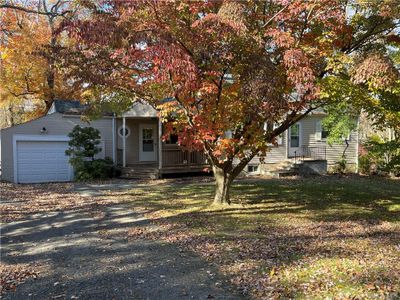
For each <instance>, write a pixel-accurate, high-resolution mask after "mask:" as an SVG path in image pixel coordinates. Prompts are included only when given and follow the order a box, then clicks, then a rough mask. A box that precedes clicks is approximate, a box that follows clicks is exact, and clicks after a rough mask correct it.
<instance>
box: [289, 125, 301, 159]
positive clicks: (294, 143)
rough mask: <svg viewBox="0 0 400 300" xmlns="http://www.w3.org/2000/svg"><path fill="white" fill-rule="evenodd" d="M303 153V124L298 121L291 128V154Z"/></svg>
mask: <svg viewBox="0 0 400 300" xmlns="http://www.w3.org/2000/svg"><path fill="white" fill-rule="evenodd" d="M301 155H302V154H301V126H300V123H296V124H294V125H292V126H291V127H290V128H289V156H290V157H294V156H301Z"/></svg>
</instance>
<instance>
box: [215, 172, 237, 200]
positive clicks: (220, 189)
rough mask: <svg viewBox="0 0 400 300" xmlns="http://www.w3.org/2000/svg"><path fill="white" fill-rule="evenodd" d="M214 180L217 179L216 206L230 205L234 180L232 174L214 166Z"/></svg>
mask: <svg viewBox="0 0 400 300" xmlns="http://www.w3.org/2000/svg"><path fill="white" fill-rule="evenodd" d="M213 172H214V178H215V197H214V203H213V204H216V205H229V204H231V200H230V188H231V185H232V181H233V179H234V177H233V175H232V173H229V172H227V171H226V170H224V169H222V168H220V167H217V166H213Z"/></svg>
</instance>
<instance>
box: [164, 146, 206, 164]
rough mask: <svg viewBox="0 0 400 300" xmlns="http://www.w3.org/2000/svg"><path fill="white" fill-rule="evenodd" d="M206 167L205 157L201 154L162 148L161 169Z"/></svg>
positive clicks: (179, 149)
mask: <svg viewBox="0 0 400 300" xmlns="http://www.w3.org/2000/svg"><path fill="white" fill-rule="evenodd" d="M204 165H207V157H206V155H205V154H204V153H203V152H199V151H187V150H183V149H181V148H178V147H176V148H172V147H171V148H167V147H165V148H163V149H162V166H163V167H196V166H204Z"/></svg>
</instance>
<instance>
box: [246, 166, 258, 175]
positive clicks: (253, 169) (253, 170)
mask: <svg viewBox="0 0 400 300" xmlns="http://www.w3.org/2000/svg"><path fill="white" fill-rule="evenodd" d="M247 172H248V173H256V172H258V166H257V165H249V166H247Z"/></svg>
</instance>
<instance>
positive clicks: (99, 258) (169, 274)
mask: <svg viewBox="0 0 400 300" xmlns="http://www.w3.org/2000/svg"><path fill="white" fill-rule="evenodd" d="M83 190H85V192H88V191H89V194H90V189H89V188H83ZM97 192H99V191H98V190H97ZM8 197H9V194H8ZM11 200H12V199H11ZM2 201H10V199H5V198H3V199H2ZM147 224H148V221H147V220H145V219H143V217H142V216H141V214H140V213H139V212H135V211H132V210H131V209H130V208H129V206H127V204H120V203H114V204H112V205H107V206H104V207H102V208H101V210H100V211H99V210H97V211H96V212H94V211H91V210H88V209H74V210H58V211H44V212H39V213H31V214H29V213H27V214H25V215H24V217H23V218H19V219H18V220H15V221H10V222H7V223H6V224H3V225H2V233H1V247H2V253H1V260H2V263H3V264H6V265H8V266H13V265H19V264H23V265H24V264H29V265H32V264H34V266H35V267H37V268H38V270H40V271H39V272H38V276H37V278H36V279H33V278H29V279H27V280H26V282H25V283H22V284H20V285H18V286H17V288H16V290H15V291H10V290H9V291H6V293H5V294H4V295H3V299H243V296H241V295H239V294H237V293H235V292H234V290H233V289H232V288H231V287H230V286H229V285H228V284H227V283H226V282H225V280H224V278H223V277H222V276H220V275H219V274H218V273H217V271H216V269H215V268H214V267H212V266H211V265H209V264H208V263H207V262H205V261H204V260H202V259H201V258H200V257H198V256H196V255H194V254H192V253H189V252H182V251H180V250H179V249H178V248H176V247H175V246H173V245H170V244H166V243H163V242H160V241H147V240H132V239H129V238H128V237H127V236H126V229H127V228H128V227H129V228H132V227H135V226H136V227H140V226H143V225H147Z"/></svg>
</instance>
